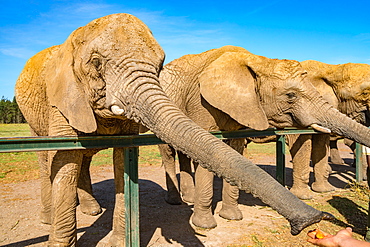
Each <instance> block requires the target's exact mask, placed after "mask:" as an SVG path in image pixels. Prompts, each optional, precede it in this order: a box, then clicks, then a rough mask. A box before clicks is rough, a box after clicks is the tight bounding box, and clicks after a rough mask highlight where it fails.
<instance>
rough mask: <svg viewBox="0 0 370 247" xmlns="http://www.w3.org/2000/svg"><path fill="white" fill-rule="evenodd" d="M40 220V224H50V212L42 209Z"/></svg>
mask: <svg viewBox="0 0 370 247" xmlns="http://www.w3.org/2000/svg"><path fill="white" fill-rule="evenodd" d="M40 221H41V223H42V224H46V225H51V213H50V211H49V212H45V211H42V212H41V214H40Z"/></svg>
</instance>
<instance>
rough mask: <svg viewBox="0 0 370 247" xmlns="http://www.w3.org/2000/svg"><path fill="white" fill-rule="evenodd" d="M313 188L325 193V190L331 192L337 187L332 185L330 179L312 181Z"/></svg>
mask: <svg viewBox="0 0 370 247" xmlns="http://www.w3.org/2000/svg"><path fill="white" fill-rule="evenodd" d="M311 187H312V190H313V191H315V192H319V193H323V192H329V191H334V190H335V187H334V186H333V185H331V184H330V183H329V182H328V181H323V182H313V183H312V186H311Z"/></svg>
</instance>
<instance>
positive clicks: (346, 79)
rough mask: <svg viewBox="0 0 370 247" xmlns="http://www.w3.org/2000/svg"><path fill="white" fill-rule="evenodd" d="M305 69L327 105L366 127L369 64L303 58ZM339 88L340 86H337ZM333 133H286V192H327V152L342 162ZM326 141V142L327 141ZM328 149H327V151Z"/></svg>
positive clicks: (305, 195) (308, 195) (308, 194)
mask: <svg viewBox="0 0 370 247" xmlns="http://www.w3.org/2000/svg"><path fill="white" fill-rule="evenodd" d="M301 64H302V67H303V68H304V69H305V70H306V71H307V72H308V75H307V76H308V78H309V80H310V81H311V82H312V84H313V85H314V87H315V88H316V90H317V91H318V92H319V93H320V94H321V95H322V96H323V98H324V99H325V100H326V101H328V102H329V103H330V104H331V105H333V106H334V107H335V108H337V109H338V110H339V111H340V112H342V113H343V114H345V115H347V116H348V117H350V118H352V119H354V120H356V121H357V122H359V123H361V124H363V125H365V126H369V125H370V123H369V119H370V118H369V116H370V112H369V101H370V98H369V97H368V95H367V94H368V91H369V90H370V84H369V85H368V82H369V81H370V65H368V64H355V63H347V64H340V65H331V64H325V63H322V62H318V61H314V60H307V61H303V62H301ZM339 88H341V89H339ZM339 138H340V137H339V136H337V135H289V136H287V144H288V146H289V148H290V151H291V154H292V159H293V186H292V188H291V189H290V191H291V192H292V193H293V194H295V195H296V196H297V197H299V198H300V199H311V198H312V197H313V193H312V190H313V191H315V192H329V191H333V190H334V189H335V188H334V187H333V186H332V185H331V184H330V183H329V181H328V178H329V175H330V172H331V167H330V165H329V164H328V156H329V154H330V158H331V162H332V163H334V164H343V163H344V162H343V160H342V159H341V158H340V156H339V151H338V147H337V143H336V142H337V140H338V139H339ZM248 139H249V141H253V142H267V141H274V140H275V139H276V138H274V137H270V138H267V140H266V139H261V138H248ZM329 140H330V142H329ZM345 144H346V145H347V146H349V147H350V148H351V149H352V150H354V145H353V144H354V142H353V141H352V140H349V139H347V138H345ZM329 150H330V151H329ZM310 160H312V164H313V167H314V177H315V181H314V182H313V183H312V185H311V187H312V190H311V189H310V187H309V186H308V184H309V174H310Z"/></svg>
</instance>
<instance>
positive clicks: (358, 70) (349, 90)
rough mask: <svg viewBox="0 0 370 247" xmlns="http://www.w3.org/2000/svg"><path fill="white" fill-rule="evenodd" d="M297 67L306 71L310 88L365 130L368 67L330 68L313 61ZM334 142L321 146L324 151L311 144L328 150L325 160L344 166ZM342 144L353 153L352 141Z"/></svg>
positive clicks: (369, 82) (369, 116) (332, 139)
mask: <svg viewBox="0 0 370 247" xmlns="http://www.w3.org/2000/svg"><path fill="white" fill-rule="evenodd" d="M301 64H302V66H303V67H304V68H305V69H306V70H307V71H308V73H309V76H310V78H311V80H312V82H313V84H314V86H315V87H316V88H317V89H318V91H319V92H320V93H321V94H322V95H323V97H324V98H325V99H326V100H328V101H329V102H331V104H332V105H333V106H335V107H336V108H337V109H338V110H339V111H340V112H342V113H343V114H345V115H347V116H349V117H350V118H352V119H354V120H355V121H357V122H359V123H361V124H363V125H365V126H367V127H368V126H370V111H369V106H370V97H369V92H370V65H369V64H361V63H346V64H338V65H332V64H326V63H322V62H319V61H314V60H307V61H303V62H301ZM338 139H339V137H338V136H331V137H330V144H328V142H325V147H324V142H315V141H313V145H317V146H320V145H321V146H320V149H325V150H327V149H330V152H329V153H326V154H325V155H326V157H327V156H328V155H329V154H330V158H331V162H332V163H334V164H344V162H343V160H342V158H341V157H340V155H339V152H338V147H337V144H336V142H337V140H338ZM345 144H346V145H347V146H349V147H350V148H351V149H352V151H354V149H355V145H354V142H353V141H351V140H348V139H347V138H345ZM328 146H329V147H328ZM324 160H325V161H326V160H327V159H324Z"/></svg>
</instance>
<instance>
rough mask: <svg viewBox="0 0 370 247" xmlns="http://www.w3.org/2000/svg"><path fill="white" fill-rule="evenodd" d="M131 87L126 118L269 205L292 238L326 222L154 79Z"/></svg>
mask: <svg viewBox="0 0 370 247" xmlns="http://www.w3.org/2000/svg"><path fill="white" fill-rule="evenodd" d="M134 85H135V86H134ZM131 88H135V90H134V91H132V92H131V94H130V95H129V96H127V95H126V99H127V98H130V100H131V103H129V104H128V105H131V106H132V107H127V106H128V105H126V108H125V109H122V111H124V112H125V115H126V116H127V117H129V118H132V119H134V120H136V121H139V122H141V123H142V124H143V125H145V126H146V127H148V128H149V129H150V130H152V131H153V133H155V134H156V135H157V136H158V137H159V138H161V139H162V140H163V141H165V142H166V143H169V144H170V145H172V146H173V147H174V148H175V149H177V150H180V151H181V152H183V153H185V154H187V155H188V156H189V157H190V158H192V159H193V160H196V161H198V162H199V163H200V165H201V166H202V167H204V168H206V169H208V170H209V171H211V172H214V173H215V174H216V175H218V176H219V177H222V178H225V179H226V181H227V182H229V183H231V184H232V185H236V186H238V188H239V189H241V190H247V191H250V192H251V193H252V194H253V195H254V196H256V197H258V198H260V199H261V200H262V201H263V202H264V203H266V204H268V205H270V206H271V207H272V208H273V209H275V210H276V211H277V212H278V213H280V214H281V215H283V216H284V217H285V218H286V219H288V220H289V221H290V224H291V226H292V228H291V233H292V234H293V235H296V234H298V233H299V232H300V231H301V230H303V229H304V228H305V227H307V226H309V225H311V224H314V223H316V222H319V221H320V220H322V219H327V218H326V217H327V214H326V213H324V212H321V211H318V210H316V209H314V208H312V207H310V206H308V205H307V204H305V203H304V202H302V201H301V200H299V199H298V198H297V197H296V196H294V195H293V194H292V193H290V192H289V191H288V190H287V189H286V188H284V187H283V186H281V185H280V184H279V183H278V182H277V181H276V180H275V179H274V178H273V177H272V176H270V175H269V174H268V173H266V172H265V171H263V170H262V169H260V168H259V167H257V166H256V165H254V164H253V163H252V162H250V161H249V160H247V159H246V158H245V157H243V156H242V155H240V154H239V153H238V152H236V151H235V150H234V149H232V148H230V147H229V146H227V145H226V144H225V143H223V142H222V141H220V140H218V139H217V138H216V137H214V136H213V135H211V134H209V133H208V132H207V131H205V130H204V129H202V128H201V127H199V126H198V125H196V124H195V123H194V122H193V121H192V120H190V119H189V118H188V117H187V116H185V115H184V114H183V113H182V112H181V111H180V110H179V109H178V108H177V107H176V106H175V105H174V104H173V103H172V102H171V101H170V100H169V98H168V97H167V96H166V94H165V93H164V91H163V90H162V89H161V88H160V86H159V84H158V81H157V79H156V78H155V77H154V76H151V75H148V76H145V77H137V78H136V79H135V83H132V85H131Z"/></svg>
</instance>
